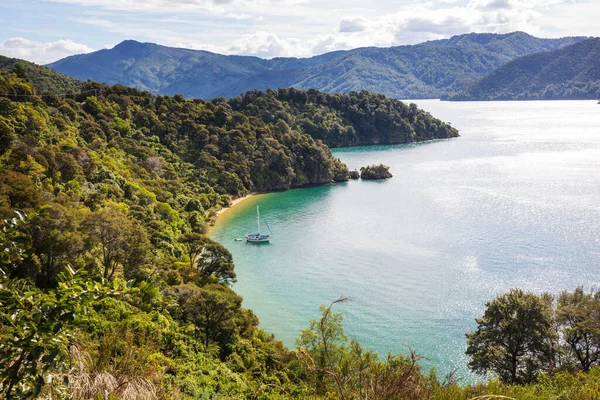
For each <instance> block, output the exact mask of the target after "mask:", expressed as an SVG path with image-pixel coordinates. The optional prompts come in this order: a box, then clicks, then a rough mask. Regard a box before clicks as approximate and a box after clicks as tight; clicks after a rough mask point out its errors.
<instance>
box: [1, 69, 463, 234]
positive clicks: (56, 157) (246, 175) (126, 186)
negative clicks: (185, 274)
mask: <svg viewBox="0 0 600 400" xmlns="http://www.w3.org/2000/svg"><path fill="white" fill-rule="evenodd" d="M0 77H1V79H0V91H2V93H10V94H12V95H13V96H15V97H12V99H11V96H9V97H3V98H0V102H2V103H1V104H2V106H1V111H2V115H1V119H0V124H1V125H0V127H1V128H2V129H1V131H0V132H1V137H0V141H1V142H2V146H0V148H1V149H3V150H2V151H3V152H4V153H5V156H4V157H5V158H3V160H4V161H3V162H4V163H5V164H4V165H3V168H4V173H3V174H2V178H1V179H0V182H1V183H0V185H1V187H2V189H1V190H0V193H1V194H2V196H0V201H1V202H2V203H0V204H2V205H1V206H0V208H1V209H2V211H3V212H2V213H3V215H6V214H7V213H10V210H12V209H13V208H22V209H35V208H36V207H38V206H41V205H42V203H43V202H44V199H46V200H48V199H50V198H54V197H55V195H56V193H61V194H62V195H67V196H74V197H76V198H79V199H80V200H82V201H84V202H86V201H92V200H89V199H93V201H101V200H102V199H104V200H111V201H125V200H127V201H131V202H133V203H135V202H137V201H142V202H148V201H150V202H151V203H154V202H158V203H157V204H159V203H160V204H163V205H162V206H161V207H165V209H167V210H169V209H170V207H172V208H173V209H174V210H176V211H181V212H182V213H183V215H180V217H181V218H187V217H189V213H188V212H187V211H184V209H185V208H186V207H188V206H187V204H188V203H189V202H191V201H192V199H195V200H194V201H196V202H198V201H199V202H200V204H201V205H196V206H193V207H192V206H189V207H191V209H192V210H205V211H206V210H209V209H215V208H219V207H221V206H223V205H226V204H227V202H228V196H227V195H231V196H234V197H235V196H242V195H244V194H246V193H248V192H250V191H256V190H259V191H262V190H273V189H282V188H290V187H296V186H302V185H305V184H315V183H328V182H331V181H334V180H346V179H347V175H348V171H347V168H346V167H345V165H344V164H343V163H341V162H340V161H339V160H337V159H335V158H334V157H333V156H332V154H331V152H330V150H329V148H328V147H327V146H326V145H325V144H324V143H323V142H322V141H321V140H318V139H323V140H324V141H325V142H327V143H329V144H331V145H336V146H342V145H354V144H359V143H402V142H412V141H420V140H427V139H436V138H448V137H453V136H457V135H458V132H457V131H456V129H454V128H451V127H450V126H449V125H446V124H445V123H443V122H442V121H440V120H437V119H435V118H433V117H431V115H429V114H428V113H426V112H423V111H422V110H419V109H418V108H417V107H416V106H414V104H413V105H410V106H407V105H405V104H403V103H401V102H399V101H392V100H389V99H386V98H385V97H383V96H379V95H370V94H368V93H351V94H350V95H341V94H338V95H327V94H322V93H319V92H317V91H314V90H313V91H309V92H303V91H299V90H295V89H282V90H280V91H279V92H274V91H269V92H267V93H262V92H251V93H248V94H246V95H244V96H242V97H240V98H235V99H232V100H230V101H229V102H228V101H227V100H225V99H224V98H220V99H215V100H214V101H212V102H205V101H203V100H186V99H185V98H184V97H182V96H180V95H178V96H175V97H161V96H158V97H157V96H153V95H151V94H150V93H148V92H142V91H139V90H137V89H132V88H128V87H124V86H118V85H117V86H113V87H110V86H104V85H100V84H97V83H86V84H85V85H84V86H83V87H82V90H92V89H95V90H97V92H98V96H97V97H94V96H90V97H87V96H86V95H79V97H78V98H76V99H73V98H63V97H58V96H51V95H45V96H43V97H36V96H35V94H36V90H35V89H34V88H33V86H32V84H31V83H30V82H28V81H26V80H24V79H21V78H19V77H17V75H15V74H13V73H2V75H0ZM26 96H31V97H26ZM311 135H312V136H311ZM13 180H15V181H13ZM15 182H20V183H19V185H20V187H22V189H24V190H25V188H27V191H31V192H30V193H29V192H26V193H28V194H27V195H25V194H23V193H21V194H20V195H16V194H11V193H13V192H12V191H13V190H15V189H14V187H12V184H13V183H15ZM40 182H49V183H48V184H50V186H51V187H52V188H53V189H52V190H51V191H50V192H48V193H45V194H43V195H42V194H40V193H37V190H38V189H37V186H36V185H37V184H38V183H40ZM30 185H32V186H31V187H30ZM44 187H45V186H44ZM36 193H37V194H36ZM142 199H144V200H142ZM189 207H188V208H189ZM192 214H193V213H192ZM204 216H205V215H202V216H201V217H198V216H196V217H194V218H200V220H203V218H204ZM178 218H179V217H178ZM198 223H199V222H198Z"/></svg>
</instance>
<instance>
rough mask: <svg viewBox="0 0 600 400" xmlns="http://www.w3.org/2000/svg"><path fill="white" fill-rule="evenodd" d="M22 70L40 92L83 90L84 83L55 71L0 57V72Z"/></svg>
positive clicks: (16, 59) (23, 61)
mask: <svg viewBox="0 0 600 400" xmlns="http://www.w3.org/2000/svg"><path fill="white" fill-rule="evenodd" d="M15 68H22V69H23V71H24V72H25V73H26V74H27V77H28V79H30V80H31V83H32V84H33V86H34V87H35V88H36V90H37V91H38V92H51V93H70V92H74V91H77V90H79V89H80V88H81V85H82V84H83V82H81V81H79V80H77V79H74V78H71V77H69V76H65V75H63V74H60V73H58V72H56V71H54V70H53V69H50V68H48V67H44V66H43V65H37V64H35V63H32V62H29V61H25V60H20V59H18V58H9V57H4V56H0V70H5V71H14V70H15Z"/></svg>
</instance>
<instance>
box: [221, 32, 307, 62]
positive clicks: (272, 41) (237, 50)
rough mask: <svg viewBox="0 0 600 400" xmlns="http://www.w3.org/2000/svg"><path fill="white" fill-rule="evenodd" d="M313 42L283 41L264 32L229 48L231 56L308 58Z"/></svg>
mask: <svg viewBox="0 0 600 400" xmlns="http://www.w3.org/2000/svg"><path fill="white" fill-rule="evenodd" d="M311 44H312V43H311V41H303V40H300V39H297V38H286V39H282V38H280V37H279V36H277V35H275V34H273V33H268V32H264V31H258V32H256V33H252V34H248V35H244V36H242V37H241V38H240V39H238V40H236V41H235V42H234V43H233V45H232V46H231V47H230V48H229V50H228V51H227V53H229V54H245V55H252V56H258V57H263V58H272V57H292V56H293V57H306V56H310V55H312V52H311V50H312V49H311Z"/></svg>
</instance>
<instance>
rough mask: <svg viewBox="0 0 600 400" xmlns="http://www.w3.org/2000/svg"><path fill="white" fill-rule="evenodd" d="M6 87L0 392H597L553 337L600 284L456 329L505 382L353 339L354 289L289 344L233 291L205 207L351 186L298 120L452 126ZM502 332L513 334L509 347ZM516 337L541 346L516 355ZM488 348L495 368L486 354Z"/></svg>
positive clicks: (4, 75)
mask: <svg viewBox="0 0 600 400" xmlns="http://www.w3.org/2000/svg"><path fill="white" fill-rule="evenodd" d="M0 89H1V90H3V91H4V92H5V93H10V94H11V95H9V96H4V97H0V217H2V218H3V221H2V222H1V225H2V227H1V229H0V249H2V251H1V252H0V397H2V398H7V399H25V398H52V399H124V400H129V399H257V400H258V399H274V400H276V399H307V398H311V399H313V398H314V399H323V400H331V399H376V400H387V399H413V400H425V399H430V398H431V399H465V400H466V399H473V398H476V397H477V396H486V395H490V396H491V395H505V396H509V397H510V398H518V399H537V398H567V399H581V400H592V399H596V398H597V397H598V393H600V384H599V380H598V376H599V373H600V371H599V370H598V367H597V365H598V361H599V360H597V359H596V358H593V357H592V358H589V357H588V359H587V361H586V363H585V367H583V368H582V367H580V366H579V361H577V358H575V355H576V354H581V352H584V351H585V349H582V348H581V343H582V342H581V341H577V339H576V338H575V339H572V341H571V342H566V343H565V342H560V343H559V342H558V341H557V339H556V332H557V331H556V329H558V328H560V329H562V331H561V332H563V334H564V335H567V334H569V333H570V332H572V331H573V332H580V331H585V332H586V334H587V332H588V331H590V330H591V329H594V325H593V322H594V321H595V320H594V318H596V315H597V306H598V304H600V301H598V300H599V299H600V296H594V295H593V294H589V295H588V294H584V293H583V292H582V291H580V292H575V293H573V295H571V294H569V293H566V294H564V295H562V297H561V299H559V306H560V307H562V308H558V309H557V311H556V313H557V315H559V317H557V319H556V324H554V320H553V319H552V318H554V317H552V315H554V314H551V312H554V310H553V309H552V308H551V307H550V305H549V302H548V297H547V296H546V297H543V296H537V295H533V294H523V293H522V292H517V291H511V293H510V294H508V295H505V296H503V297H501V298H499V300H497V301H495V302H492V303H490V304H488V309H489V310H491V311H490V312H487V311H486V313H485V314H484V317H483V318H482V319H480V320H478V325H479V326H480V328H481V329H478V331H476V332H475V333H473V334H471V335H470V336H469V349H472V352H473V354H474V360H477V362H476V363H475V362H474V364H473V365H474V366H475V367H473V368H476V371H478V372H482V373H485V372H486V371H488V370H492V371H499V372H505V371H506V370H510V371H513V370H514V372H515V374H513V375H514V377H516V378H515V379H512V378H511V379H512V380H511V379H506V378H505V375H502V374H499V376H500V377H501V379H502V380H503V381H502V382H501V381H498V380H491V381H490V382H487V383H482V384H478V385H461V384H460V383H459V382H457V381H456V380H455V379H454V378H453V377H452V376H449V377H447V378H446V379H440V378H439V377H438V376H437V374H436V372H435V370H431V371H430V372H429V373H425V372H424V371H422V369H421V367H420V365H419V360H420V358H419V356H418V355H416V354H414V353H412V352H410V351H407V353H406V354H398V355H392V354H388V355H378V354H377V353H373V352H371V351H369V350H368V349H365V348H363V347H362V346H361V345H360V343H359V342H357V341H355V340H352V339H349V338H348V337H347V336H346V335H345V334H344V330H343V323H342V322H343V317H342V315H341V314H340V313H338V311H339V310H338V308H339V304H340V303H345V302H347V299H344V298H340V299H338V300H336V301H333V302H332V303H331V304H330V305H329V306H322V308H321V312H322V314H321V317H320V318H319V319H317V320H313V321H310V322H309V321H307V328H306V329H305V330H303V331H302V332H301V333H299V336H298V340H297V348H296V349H295V350H290V349H287V348H285V346H283V344H282V343H281V342H279V341H277V340H276V339H275V338H274V337H273V336H272V335H270V334H268V333H267V332H264V331H263V330H261V329H260V328H259V321H258V318H257V317H256V316H255V315H254V314H253V313H252V311H251V310H248V309H244V308H243V306H242V305H243V300H242V298H241V297H240V296H238V295H237V294H236V293H235V292H234V291H233V290H232V289H231V284H232V283H233V282H235V281H236V273H235V268H234V265H233V260H232V256H231V253H230V252H229V251H228V250H227V249H226V248H224V247H223V246H221V245H219V244H217V243H215V242H213V241H211V240H210V239H209V238H208V237H207V236H206V235H205V233H206V229H207V225H209V224H210V222H211V220H212V219H213V218H214V217H215V211H216V210H218V209H220V208H221V207H223V206H226V205H228V204H229V203H230V200H231V198H232V197H235V196H241V195H243V194H245V193H247V192H248V191H252V190H269V189H278V188H287V187H293V186H300V185H304V184H308V183H329V182H332V181H340V180H345V179H347V175H348V170H347V168H346V167H345V165H344V164H342V163H341V162H340V161H339V160H337V159H335V158H334V157H333V156H332V154H331V152H330V150H329V148H328V147H327V146H326V145H325V144H324V143H323V142H322V141H320V140H315V139H314V138H313V137H311V136H310V135H308V134H307V133H306V132H305V131H299V130H295V129H294V128H292V126H304V125H305V124H313V125H314V126H315V133H313V134H323V135H325V137H324V138H325V139H328V140H340V138H343V137H345V136H346V135H348V133H349V131H351V129H353V130H354V132H355V133H356V138H358V139H359V140H366V139H368V135H369V132H370V131H369V129H370V128H369V127H380V126H387V125H390V126H395V125H398V126H399V127H400V128H399V130H398V131H397V132H405V133H414V134H415V136H413V137H411V136H410V135H408V136H405V137H406V138H409V139H411V140H422V139H426V138H427V139H428V138H435V137H438V135H439V134H443V135H444V136H443V137H448V136H454V135H456V130H454V129H453V128H450V127H449V126H447V125H445V124H444V123H443V122H441V121H439V120H436V119H434V118H433V117H431V116H430V115H428V114H426V113H424V112H423V111H421V110H418V109H417V108H416V107H415V106H414V105H411V106H405V105H404V104H402V103H401V102H397V101H389V100H388V99H385V98H384V97H382V96H379V95H370V94H368V93H351V94H350V95H327V94H322V93H319V92H316V91H309V92H303V91H299V90H283V91H280V92H277V93H276V92H273V91H269V92H267V93H261V92H251V93H248V94H247V95H245V96H241V97H240V98H235V99H232V100H230V101H229V102H228V101H226V100H225V99H223V98H220V99H216V100H214V101H211V102H205V101H203V100H186V99H185V98H184V97H183V96H180V95H179V96H174V97H166V96H153V95H152V94H150V93H149V92H142V91H139V90H137V89H132V88H128V87H124V86H118V85H117V86H112V87H110V86H104V85H101V84H97V83H86V84H84V86H83V87H82V91H87V90H96V91H97V96H85V95H83V94H80V95H78V96H76V98H70V97H67V98H64V97H59V96H56V95H54V96H53V95H44V96H39V95H38V94H37V91H36V89H35V88H34V86H33V84H32V82H31V81H28V80H27V79H26V78H23V77H19V76H18V75H17V74H16V73H10V72H1V73H0ZM263 108H266V109H268V110H272V111H273V112H274V114H273V115H270V114H268V113H265V112H263V111H264V109H263ZM315 110H317V111H318V112H314V111H315ZM350 111H353V112H354V114H352V113H350ZM311 118H312V119H311ZM337 125H339V127H342V128H344V129H340V128H339V127H336V128H331V127H335V126H337ZM434 126H435V129H433V130H431V131H427V129H430V128H433V127H434ZM423 127H425V131H424V130H423V129H424V128H423ZM330 128H331V129H330ZM352 137H353V136H352ZM383 138H385V136H381V137H378V139H377V140H383ZM348 143H353V142H352V141H350V142H348ZM398 172H399V173H401V171H398ZM283 262H285V261H283ZM515 293H516V294H515ZM506 299H508V300H509V302H507V300H506ZM496 304H499V305H500V307H498V306H497V305H496ZM507 304H508V305H507ZM530 304H533V305H534V306H535V307H530V306H529V305H530ZM498 308H500V311H499V312H498V311H497V309H498ZM575 315H576V316H577V318H579V320H581V321H582V322H581V324H579V323H578V322H577V323H576V324H575V325H573V324H572V323H571V322H570V321H571V320H572V318H570V317H571V316H575ZM498 316H500V319H501V320H500V321H499V322H497V320H498V319H499V317H498ZM532 316H533V317H535V319H532ZM502 318H504V319H502ZM494 324H497V326H496V325H494ZM590 324H592V325H590ZM488 326H491V327H492V328H494V329H487V327H488ZM569 329H571V330H569ZM477 332H483V333H477ZM486 332H492V334H489V333H488V334H486ZM391 334H393V333H391ZM503 334H504V336H502V335H503ZM506 334H508V335H510V337H509V340H508V343H509V344H510V343H512V342H511V340H520V341H521V342H515V343H517V345H516V347H515V348H513V347H514V346H506V345H505V342H506V340H505V336H506ZM528 335H536V336H535V337H534V338H533V343H534V344H535V347H534V346H529V345H528V343H529V342H525V343H526V344H527V345H528V346H529V347H527V350H528V351H527V353H526V354H522V352H521V347H519V346H521V345H520V344H519V343H523V341H524V340H530V338H529V336H528ZM513 337H514V339H511V338H513ZM565 337H566V338H570V336H565ZM594 338H595V336H594ZM493 340H496V342H495V343H496V344H495V345H494V346H492V345H490V346H486V345H482V344H481V343H484V344H485V343H488V342H489V343H492V341H493ZM486 341H487V342H486ZM530 341H531V340H530ZM570 343H573V346H574V347H573V349H570V347H568V344H570ZM586 343H588V342H586ZM589 344H590V346H596V347H592V348H593V349H597V348H598V347H597V346H598V344H597V341H596V339H592V340H590V341H589ZM502 346H504V347H502ZM559 346H563V347H559ZM488 349H489V352H487V350H488ZM470 351H471V350H470ZM511 351H512V352H513V353H515V354H514V355H513V353H510V352H511ZM490 352H491V354H492V355H493V358H498V359H500V360H501V362H499V363H486V360H488V359H489V357H490V356H489V354H490ZM559 355H560V356H559ZM552 357H554V358H552ZM511 360H512V361H511ZM557 360H560V361H557ZM511 362H512V364H511ZM512 365H515V366H516V367H515V368H512ZM582 365H583V364H582ZM517 372H518V374H517ZM508 376H511V375H508ZM496 397H497V396H496ZM479 398H483V397H479ZM485 398H491V397H485Z"/></svg>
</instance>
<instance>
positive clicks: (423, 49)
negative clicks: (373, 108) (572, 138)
mask: <svg viewBox="0 0 600 400" xmlns="http://www.w3.org/2000/svg"><path fill="white" fill-rule="evenodd" d="M581 39H582V38H562V39H540V38H536V37H533V36H530V35H527V34H525V33H523V32H513V33H509V34H503V35H498V34H476V33H472V34H466V35H460V36H455V37H452V38H450V39H446V40H439V41H433V42H427V43H423V44H419V45H414V46H398V47H390V48H376V47H368V48H359V49H354V50H349V51H336V52H332V53H326V54H323V55H319V56H315V57H311V58H305V59H297V58H275V59H272V60H265V59H261V58H257V57H248V56H233V55H232V56H228V55H222V54H215V53H211V52H207V51H199V50H188V49H180V48H171V47H165V46H160V45H157V44H153V43H139V42H136V41H133V40H127V41H124V42H122V43H120V44H118V45H117V46H115V47H114V48H112V49H109V50H99V51H97V52H93V53H90V54H81V55H76V56H71V57H67V58H65V59H62V60H59V61H56V62H54V63H52V64H49V67H51V68H53V69H55V70H57V71H59V72H61V73H63V74H66V75H68V76H72V77H75V78H77V79H83V80H86V79H91V80H94V81H97V82H103V83H107V84H122V85H127V86H133V87H137V88H140V89H143V90H149V91H151V92H152V93H157V94H166V95H174V94H177V93H180V94H183V95H184V96H185V97H190V98H203V99H213V98H215V97H219V96H224V97H228V98H229V97H234V96H238V95H240V94H241V93H244V92H246V91H248V90H255V89H258V90H266V89H269V88H270V89H277V88H287V87H296V88H298V89H317V90H320V91H324V92H329V93H338V92H344V93H348V92H350V91H361V90H367V91H370V92H374V93H381V94H384V95H386V96H388V97H393V98H399V99H410V98H439V97H440V96H441V95H442V94H444V93H447V92H448V91H452V90H456V89H458V88H460V87H461V86H463V85H464V84H466V83H468V82H471V81H473V80H476V79H479V78H481V77H483V76H484V75H485V74H487V73H488V72H490V71H492V70H493V69H495V68H498V67H500V66H501V65H503V64H505V63H506V62H508V61H511V60H512V59H514V58H516V57H519V56H523V55H526V54H532V53H536V52H540V51H547V50H554V49H557V48H560V47H563V46H566V45H569V44H572V43H574V42H576V41H578V40H581Z"/></svg>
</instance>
